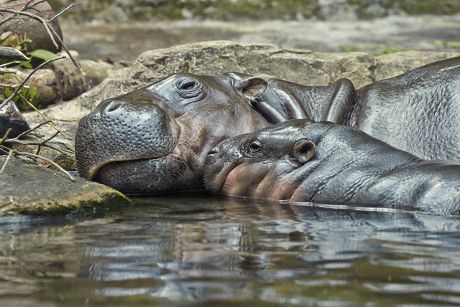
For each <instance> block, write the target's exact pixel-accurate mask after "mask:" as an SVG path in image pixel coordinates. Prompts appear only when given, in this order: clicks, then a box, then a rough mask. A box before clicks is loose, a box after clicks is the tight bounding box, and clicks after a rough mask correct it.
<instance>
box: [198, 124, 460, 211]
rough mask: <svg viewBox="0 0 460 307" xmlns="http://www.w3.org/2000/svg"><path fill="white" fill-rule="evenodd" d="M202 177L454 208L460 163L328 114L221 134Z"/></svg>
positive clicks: (338, 198) (245, 188) (215, 185)
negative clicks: (325, 118) (416, 151)
mask: <svg viewBox="0 0 460 307" xmlns="http://www.w3.org/2000/svg"><path fill="white" fill-rule="evenodd" d="M420 142H423V140H420ZM204 180H205V185H206V187H207V189H208V190H209V191H210V192H212V193H219V194H224V195H228V196H241V197H250V198H256V199H268V200H288V201H289V202H291V203H292V202H316V203H328V204H343V205H358V206H377V207H391V208H413V209H419V210H424V211H428V212H433V213H437V214H459V213H460V163H458V162H454V161H426V160H423V159H420V158H418V157H416V156H414V155H412V154H410V153H407V152H405V151H402V150H399V149H396V148H394V147H392V146H390V145H388V144H386V143H384V142H382V141H379V140H377V139H375V138H373V137H371V136H369V135H367V134H366V133H364V132H362V131H360V130H357V129H355V128H351V127H347V126H341V125H337V124H333V123H329V122H317V123H313V122H309V121H306V120H291V121H288V122H284V123H281V124H278V125H276V126H273V127H271V128H266V129H264V130H261V131H258V132H255V133H249V134H244V135H240V136H237V137H233V138H229V139H226V140H224V141H223V142H221V143H220V144H219V145H217V146H216V147H215V148H214V149H213V150H211V151H210V152H209V154H208V156H207V158H206V163H205V176H204Z"/></svg>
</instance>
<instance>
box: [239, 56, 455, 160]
mask: <svg viewBox="0 0 460 307" xmlns="http://www.w3.org/2000/svg"><path fill="white" fill-rule="evenodd" d="M235 76H236V77H241V76H242V74H235ZM246 77H247V76H246ZM252 104H253V106H254V107H255V108H256V109H257V110H258V111H259V112H260V113H261V114H263V115H264V117H266V118H268V119H269V120H270V122H272V123H274V124H276V123H280V122H283V121H286V120H288V119H309V120H312V121H330V122H333V123H337V124H342V125H347V126H351V127H356V128H358V129H360V130H362V131H364V132H366V133H367V134H369V135H371V136H373V137H375V138H377V139H379V140H382V141H384V142H386V143H388V144H390V145H393V146H395V147H397V148H400V149H402V150H405V151H408V152H410V153H413V154H415V155H416V156H418V157H420V158H423V159H429V160H437V159H453V160H459V159H460V57H457V58H452V59H448V60H444V61H440V62H436V63H433V64H429V65H426V66H422V67H419V68H417V69H414V70H412V71H409V72H407V73H405V74H402V75H399V76H397V77H394V78H390V79H386V80H381V81H377V82H374V83H371V84H369V85H367V86H364V87H362V88H360V89H358V90H355V89H354V87H353V84H352V83H351V81H349V80H348V79H341V80H338V81H337V82H335V83H334V84H332V85H330V86H325V87H309V86H303V85H299V84H295V83H290V82H286V81H282V80H268V87H267V89H266V90H265V91H264V93H262V95H260V96H259V97H255V98H254V99H253V101H252ZM421 139H423V140H424V141H423V142H422V143H421V142H420V140H421Z"/></svg>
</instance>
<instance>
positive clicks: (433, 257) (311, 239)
mask: <svg viewBox="0 0 460 307" xmlns="http://www.w3.org/2000/svg"><path fill="white" fill-rule="evenodd" d="M138 203H139V204H138V205H136V206H135V207H132V208H128V209H125V210H123V211H120V212H113V213H109V214H107V215H106V216H105V217H103V218H92V219H84V220H79V219H77V220H75V219H69V218H67V219H65V218H64V219H62V218H61V220H57V221H56V220H55V219H54V218H48V219H45V220H42V222H41V223H38V225H37V222H36V220H30V219H28V218H26V217H23V218H22V219H24V220H17V221H14V220H10V221H9V222H8V221H7V220H5V219H3V218H2V219H0V229H1V231H2V235H1V236H2V238H1V240H0V247H1V250H2V254H1V256H0V270H1V272H2V274H1V276H4V277H3V278H0V291H1V292H0V295H2V297H7V298H9V299H15V298H18V297H22V298H24V296H26V297H28V298H29V299H31V300H32V301H45V302H47V303H60V302H62V301H65V302H67V303H70V304H75V305H78V303H82V302H87V301H88V302H89V303H91V302H97V303H103V304H104V303H105V304H107V305H110V306H114V304H120V305H123V304H126V303H128V302H129V304H130V305H144V304H150V303H152V302H157V303H159V302H163V303H164V302H171V301H179V300H180V301H182V302H189V303H193V302H212V303H213V304H217V303H219V302H220V303H224V302H228V301H232V302H239V303H241V304H243V305H244V304H248V303H251V304H256V305H257V304H260V305H264V304H266V303H274V304H276V303H291V304H319V305H331V304H334V305H342V304H345V305H350V304H351V305H355V304H362V303H364V302H377V303H378V304H386V303H389V304H394V303H401V304H417V303H440V302H442V303H450V304H458V303H459V302H460V274H459V270H460V257H459V256H460V232H459V230H460V219H459V218H457V217H441V216H429V215H425V214H421V213H417V212H404V211H391V210H390V211H369V210H364V209H363V210H353V209H350V208H342V209H338V208H328V207H322V208H321V207H317V206H310V205H291V206H289V205H280V204H271V203H258V202H249V201H241V200H232V199H218V198H217V199H216V198H207V197H197V196H190V195H188V196H187V195H184V196H181V197H176V198H161V199H160V198H156V199H141V200H139V202H138ZM15 219H17V218H15ZM31 223H34V224H33V225H32V224H31ZM55 223H57V224H55ZM28 224H30V227H27V225H28ZM18 225H19V226H18ZM14 285H16V286H19V287H16V288H15V287H14ZM21 287H22V288H21ZM24 287H25V288H24ZM17 289H19V290H17ZM24 289H26V290H24ZM56 293H59V295H60V298H59V299H57V298H56Z"/></svg>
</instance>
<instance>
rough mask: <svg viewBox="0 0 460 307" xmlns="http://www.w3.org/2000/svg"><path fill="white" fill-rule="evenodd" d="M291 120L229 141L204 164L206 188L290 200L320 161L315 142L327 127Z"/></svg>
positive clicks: (228, 192)
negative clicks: (310, 128)
mask: <svg viewBox="0 0 460 307" xmlns="http://www.w3.org/2000/svg"><path fill="white" fill-rule="evenodd" d="M311 125H313V124H312V123H311V122H308V121H305V120H292V121H289V122H285V123H282V124H279V125H276V126H274V127H272V128H267V129H264V130H260V131H258V132H255V133H249V134H244V135H240V136H237V137H233V138H229V139H226V140H225V141H223V142H221V143H220V144H218V145H217V146H216V147H215V148H214V149H212V150H211V151H210V152H209V153H208V156H207V159H206V162H205V177H204V180H205V186H206V187H207V189H208V191H210V192H212V193H220V194H225V195H228V196H240V197H250V198H256V199H257V198H258V199H272V200H284V199H290V198H291V197H292V195H293V194H294V193H295V191H296V189H297V187H298V186H299V184H300V183H301V182H302V179H303V178H304V177H305V176H307V175H308V173H309V172H311V170H312V169H314V167H315V165H317V162H316V163H315V160H318V158H320V157H318V153H317V150H316V149H317V148H316V142H317V141H318V139H319V137H320V135H321V132H323V131H324V130H327V129H328V128H329V125H328V124H322V125H321V126H318V127H316V129H312V130H311V133H309V135H308V137H306V136H305V133H304V132H305V129H307V128H308V127H309V126H311Z"/></svg>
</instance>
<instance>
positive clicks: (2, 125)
mask: <svg viewBox="0 0 460 307" xmlns="http://www.w3.org/2000/svg"><path fill="white" fill-rule="evenodd" d="M1 104H2V103H1V102H0V106H1ZM9 128H11V129H12V130H11V132H10V133H9V134H8V137H10V138H11V137H16V136H18V135H19V134H20V133H22V132H24V131H26V130H28V129H29V125H28V124H27V123H26V120H25V119H24V117H23V116H22V114H21V112H20V111H19V110H18V108H17V107H16V105H15V104H13V103H12V102H8V103H7V104H6V105H5V106H3V107H0V139H1V138H2V137H3V136H4V135H5V134H6V132H7V131H8V129H9ZM0 154H2V153H1V152H0Z"/></svg>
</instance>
